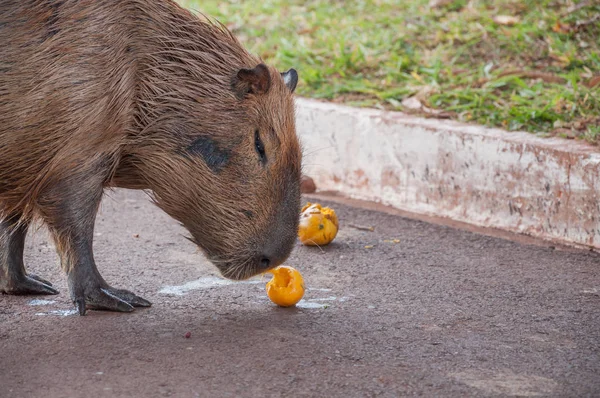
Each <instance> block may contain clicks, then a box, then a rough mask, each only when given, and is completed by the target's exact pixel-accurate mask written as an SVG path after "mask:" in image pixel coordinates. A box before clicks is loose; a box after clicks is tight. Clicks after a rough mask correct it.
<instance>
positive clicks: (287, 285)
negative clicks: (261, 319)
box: [266, 265, 304, 307]
mask: <svg viewBox="0 0 600 398" xmlns="http://www.w3.org/2000/svg"><path fill="white" fill-rule="evenodd" d="M267 272H269V273H271V274H273V278H272V279H271V280H270V281H269V282H267V286H266V289H267V296H269V299H271V301H272V302H274V303H275V304H277V305H278V306H280V307H291V306H294V305H296V303H298V302H299V301H300V300H301V299H302V297H303V296H304V279H303V278H302V275H301V274H300V272H298V270H296V269H295V268H292V267H289V266H287V265H280V266H279V267H276V268H273V269H272V270H270V271H267Z"/></svg>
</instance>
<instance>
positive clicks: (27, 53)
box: [0, 0, 301, 315]
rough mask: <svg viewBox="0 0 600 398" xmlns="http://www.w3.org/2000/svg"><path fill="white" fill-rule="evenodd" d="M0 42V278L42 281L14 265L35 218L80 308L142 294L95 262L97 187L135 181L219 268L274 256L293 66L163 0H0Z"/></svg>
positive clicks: (296, 158)
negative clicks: (260, 55) (273, 63)
mask: <svg viewBox="0 0 600 398" xmlns="http://www.w3.org/2000/svg"><path fill="white" fill-rule="evenodd" d="M0 43H2V44H1V45H0V220H1V221H0V291H2V292H4V293H9V294H56V293H57V291H56V290H55V289H54V288H53V287H52V286H51V284H50V283H49V282H47V281H45V280H44V279H42V278H39V277H37V276H35V275H32V274H27V272H26V270H25V266H24V264H23V246H24V239H25V235H26V233H27V229H28V225H29V224H30V223H31V222H32V221H36V220H41V221H43V222H44V223H45V224H46V225H47V226H48V228H49V230H50V232H51V233H52V235H53V238H54V240H55V242H56V247H57V251H58V254H59V256H60V259H61V263H62V267H63V268H64V270H65V272H66V273H67V276H68V282H69V289H70V293H71V297H72V299H73V302H74V303H75V305H76V307H77V308H78V310H79V313H80V314H81V315H84V314H85V311H86V308H94V309H104V310H115V311H132V310H133V307H136V306H141V307H145V306H149V305H150V303H149V302H148V301H146V300H144V299H143V298H141V297H138V296H136V295H135V294H133V293H131V292H129V291H127V290H121V289H115V288H113V287H111V286H109V285H108V284H107V283H106V282H105V281H104V279H103V278H102V276H101V275H100V273H99V272H98V270H97V268H96V265H95V262H94V257H93V252H92V240H93V229H94V220H95V216H96V212H97V210H98V207H99V204H100V201H101V198H102V195H103V190H104V189H105V188H108V187H125V188H133V189H144V190H147V192H149V193H150V195H151V197H152V199H153V200H154V202H155V203H156V204H157V205H158V206H159V207H160V208H161V209H163V210H164V211H165V212H166V213H168V214H169V215H171V216H172V217H174V218H175V219H177V220H178V221H179V222H181V224H183V226H184V227H185V228H187V230H188V231H189V232H190V234H191V237H190V239H191V240H192V241H193V242H195V243H196V244H197V245H198V246H199V247H200V248H201V249H202V250H203V252H204V253H205V254H206V256H207V257H208V258H209V259H210V260H211V261H212V262H213V263H214V264H215V265H216V266H217V267H218V268H219V270H220V271H221V273H222V274H223V275H224V276H225V277H228V278H231V279H244V278H248V277H250V276H252V275H255V274H257V273H260V272H263V271H265V270H267V269H270V268H272V267H275V266H277V265H279V264H281V263H282V262H283V261H284V260H285V259H286V258H287V257H288V255H289V253H290V251H291V249H292V247H293V245H294V242H295V239H296V231H297V226H298V218H299V211H300V174H301V149H300V145H299V142H298V138H297V136H296V131H295V125H294V103H293V92H294V89H295V87H296V83H297V81H298V75H297V73H296V71H295V70H293V69H290V70H289V71H287V72H284V73H280V72H277V71H276V70H275V69H273V68H271V67H268V66H265V65H264V64H263V63H262V62H261V61H260V60H259V59H257V58H256V57H254V56H252V55H250V54H249V53H248V52H247V51H246V50H244V48H242V46H241V45H240V43H239V42H238V41H237V40H236V39H235V38H234V37H233V36H232V34H231V33H230V32H229V31H227V29H226V28H225V27H223V26H221V25H219V24H217V23H214V22H211V21H208V20H205V19H201V18H199V17H197V16H195V15H193V14H192V13H190V12H189V11H187V10H184V9H182V8H181V7H179V6H178V5H177V4H176V3H174V2H173V1H171V0H118V1H117V0H2V1H1V2H0Z"/></svg>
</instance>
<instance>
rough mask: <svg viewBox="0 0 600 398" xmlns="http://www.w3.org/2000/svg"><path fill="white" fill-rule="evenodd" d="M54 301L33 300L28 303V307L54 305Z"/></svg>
mask: <svg viewBox="0 0 600 398" xmlns="http://www.w3.org/2000/svg"><path fill="white" fill-rule="evenodd" d="M54 303H56V301H54V300H41V299H33V300H31V301H30V302H29V304H28V305H50V304H54Z"/></svg>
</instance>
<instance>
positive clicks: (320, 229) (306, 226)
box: [298, 202, 339, 246]
mask: <svg viewBox="0 0 600 398" xmlns="http://www.w3.org/2000/svg"><path fill="white" fill-rule="evenodd" d="M338 228H339V223H338V218H337V215H336V214H335V211H334V210H333V209H330V208H329V207H322V206H321V205H320V204H318V203H315V204H312V203H310V202H308V203H307V204H306V206H304V207H303V208H302V214H301V215H300V226H299V228H298V238H299V239H300V242H302V244H304V245H307V246H324V245H327V244H329V243H330V242H331V241H332V240H333V239H335V236H336V235H337V232H338Z"/></svg>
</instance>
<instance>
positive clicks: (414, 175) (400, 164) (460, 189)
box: [296, 98, 600, 249]
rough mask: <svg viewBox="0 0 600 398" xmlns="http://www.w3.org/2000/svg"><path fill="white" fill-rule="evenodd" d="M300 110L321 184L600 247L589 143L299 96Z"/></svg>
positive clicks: (598, 181) (596, 171) (597, 185)
mask: <svg viewBox="0 0 600 398" xmlns="http://www.w3.org/2000/svg"><path fill="white" fill-rule="evenodd" d="M296 108H297V109H296V113H297V122H296V123H297V125H296V126H297V129H298V134H299V135H300V137H301V140H302V143H303V145H304V149H305V158H304V164H305V169H304V172H305V174H307V175H309V176H311V177H312V178H313V179H314V180H315V182H316V185H317V188H318V189H319V190H320V191H338V192H340V193H342V194H343V195H346V196H349V197H351V198H355V199H362V200H370V201H375V202H379V203H383V204H385V205H390V206H392V207H395V208H398V209H401V210H404V211H409V212H414V213H418V214H425V215H432V216H437V217H448V218H450V219H453V220H457V221H461V222H466V223H469V224H473V225H477V226H483V227H491V228H498V229H502V230H506V231H511V232H517V233H522V234H527V235H531V236H535V237H538V238H542V239H546V240H552V241H556V242H560V243H563V244H575V245H584V246H587V247H593V248H596V249H600V153H599V152H598V150H597V149H596V148H594V147H592V146H591V145H587V144H585V143H581V142H576V141H568V140H564V139H555V138H538V137H535V136H534V135H532V134H528V133H520V132H512V133H511V132H506V131H503V130H499V129H489V128H485V127H481V126H475V125H467V124H463V123H458V122H453V121H441V120H435V119H422V118H418V117H413V116H409V115H406V114H403V113H400V112H387V111H379V110H375V109H356V108H352V107H347V106H341V105H336V104H331V103H324V102H318V101H315V100H308V99H303V98H299V99H297V103H296Z"/></svg>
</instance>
